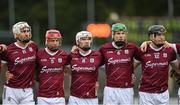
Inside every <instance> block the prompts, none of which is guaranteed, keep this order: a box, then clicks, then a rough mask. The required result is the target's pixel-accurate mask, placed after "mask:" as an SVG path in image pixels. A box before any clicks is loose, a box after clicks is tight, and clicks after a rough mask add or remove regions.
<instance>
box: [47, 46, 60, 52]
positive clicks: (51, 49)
mask: <svg viewBox="0 0 180 105" xmlns="http://www.w3.org/2000/svg"><path fill="white" fill-rule="evenodd" d="M48 49H49V50H50V51H52V52H56V51H57V50H58V48H52V47H48Z"/></svg>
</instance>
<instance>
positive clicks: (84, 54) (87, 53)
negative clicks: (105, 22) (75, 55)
mask: <svg viewBox="0 0 180 105" xmlns="http://www.w3.org/2000/svg"><path fill="white" fill-rule="evenodd" d="M91 52H92V50H89V51H87V52H86V53H82V52H81V51H79V53H80V54H81V55H82V56H87V55H89V54H90V53H91Z"/></svg>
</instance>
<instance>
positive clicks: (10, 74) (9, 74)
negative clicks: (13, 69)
mask: <svg viewBox="0 0 180 105" xmlns="http://www.w3.org/2000/svg"><path fill="white" fill-rule="evenodd" d="M13 77H14V75H13V74H12V73H10V72H9V71H6V81H9V80H10V79H12V78H13Z"/></svg>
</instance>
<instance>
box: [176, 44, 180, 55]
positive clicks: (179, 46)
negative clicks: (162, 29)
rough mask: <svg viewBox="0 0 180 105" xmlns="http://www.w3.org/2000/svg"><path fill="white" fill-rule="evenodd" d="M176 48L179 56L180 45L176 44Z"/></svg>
mask: <svg viewBox="0 0 180 105" xmlns="http://www.w3.org/2000/svg"><path fill="white" fill-rule="evenodd" d="M176 48H177V53H178V54H179V56H180V44H176Z"/></svg>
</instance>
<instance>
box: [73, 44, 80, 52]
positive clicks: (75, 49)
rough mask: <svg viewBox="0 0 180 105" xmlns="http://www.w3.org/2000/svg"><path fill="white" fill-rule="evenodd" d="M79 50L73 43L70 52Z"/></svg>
mask: <svg viewBox="0 0 180 105" xmlns="http://www.w3.org/2000/svg"><path fill="white" fill-rule="evenodd" d="M78 51H79V47H78V46H76V45H74V46H73V47H72V48H71V52H72V53H77V52H78Z"/></svg>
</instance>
